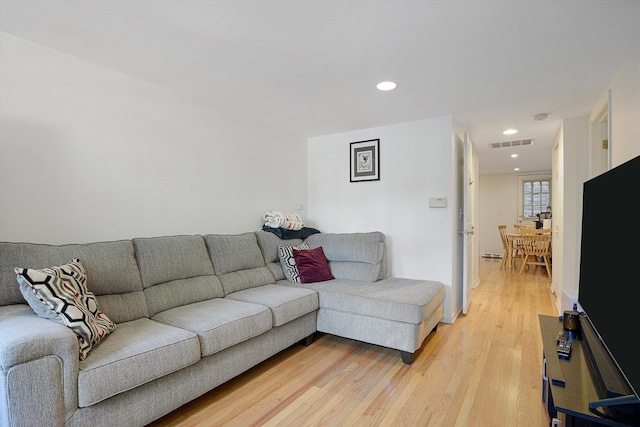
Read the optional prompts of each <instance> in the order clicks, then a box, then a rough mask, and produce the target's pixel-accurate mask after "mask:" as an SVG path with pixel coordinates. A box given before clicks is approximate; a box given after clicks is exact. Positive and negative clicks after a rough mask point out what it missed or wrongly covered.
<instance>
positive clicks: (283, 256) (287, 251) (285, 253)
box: [278, 242, 311, 283]
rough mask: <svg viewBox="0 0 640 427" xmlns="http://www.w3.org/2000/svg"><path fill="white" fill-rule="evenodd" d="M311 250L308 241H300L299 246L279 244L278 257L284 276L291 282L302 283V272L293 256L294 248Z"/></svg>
mask: <svg viewBox="0 0 640 427" xmlns="http://www.w3.org/2000/svg"><path fill="white" fill-rule="evenodd" d="M294 249H299V250H305V249H306V250H309V249H311V248H310V247H309V245H307V244H306V243H304V242H303V243H300V244H299V245H298V246H278V257H279V258H280V265H282V272H283V273H284V277H286V278H287V280H288V281H290V282H291V283H300V274H299V273H298V268H297V267H296V260H295V259H294V258H293V250H294Z"/></svg>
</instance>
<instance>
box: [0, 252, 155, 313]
mask: <svg viewBox="0 0 640 427" xmlns="http://www.w3.org/2000/svg"><path fill="white" fill-rule="evenodd" d="M73 258H79V259H80V260H81V261H82V266H83V267H84V269H85V271H86V272H87V281H88V283H89V284H90V286H91V292H93V294H94V295H95V296H96V297H97V299H98V302H99V304H100V308H101V310H102V312H103V313H105V314H106V315H107V316H109V318H110V319H111V320H113V321H114V322H116V323H120V322H126V321H128V320H134V319H139V318H141V317H148V315H149V313H148V312H147V305H146V304H145V302H144V295H143V293H142V280H141V278H140V271H139V270H138V264H137V263H136V259H135V256H134V248H133V243H132V242H131V241H130V240H118V241H112V242H96V243H88V244H70V245H45V244H35V243H11V242H0V305H5V304H19V303H23V302H24V298H23V296H22V294H21V293H20V289H19V288H18V286H16V274H15V272H14V270H13V268H14V267H27V266H28V267H30V268H46V267H50V266H52V265H61V264H64V263H66V262H67V261H69V260H70V259H73ZM103 296H105V298H103Z"/></svg>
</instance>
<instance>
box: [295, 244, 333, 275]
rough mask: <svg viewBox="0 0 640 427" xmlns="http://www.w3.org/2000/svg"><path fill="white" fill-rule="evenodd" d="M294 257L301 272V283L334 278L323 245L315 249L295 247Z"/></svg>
mask: <svg viewBox="0 0 640 427" xmlns="http://www.w3.org/2000/svg"><path fill="white" fill-rule="evenodd" d="M293 259H294V260H295V261H296V267H297V268H298V273H299V274H300V283H312V282H324V281H325V280H331V279H333V278H334V277H333V275H332V274H331V271H330V270H329V264H328V263H327V258H326V257H325V256H324V251H323V250H322V246H320V247H317V248H315V249H302V250H300V249H293Z"/></svg>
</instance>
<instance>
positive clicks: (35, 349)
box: [0, 305, 79, 425]
mask: <svg viewBox="0 0 640 427" xmlns="http://www.w3.org/2000/svg"><path fill="white" fill-rule="evenodd" d="M24 307H25V306H24V305H15V306H4V307H0V425H63V424H64V422H65V420H66V419H67V418H68V417H69V416H70V415H71V414H72V413H73V412H74V411H75V410H76V408H77V407H78V361H79V357H78V351H79V347H78V339H77V337H76V335H75V334H74V333H73V331H71V330H70V329H69V328H67V327H66V326H64V325H61V324H58V323H56V322H53V321H51V320H47V319H42V318H40V317H38V316H36V315H35V314H34V313H33V311H31V309H30V308H29V307H28V306H26V309H25V308H24Z"/></svg>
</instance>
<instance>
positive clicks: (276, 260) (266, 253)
mask: <svg viewBox="0 0 640 427" xmlns="http://www.w3.org/2000/svg"><path fill="white" fill-rule="evenodd" d="M255 234H256V239H257V240H258V246H260V250H261V251H262V256H263V257H264V262H265V264H266V265H267V268H268V269H269V271H271V274H273V277H274V278H275V279H276V280H287V277H286V276H285V272H284V268H283V266H282V263H281V262H280V255H279V253H278V248H279V247H280V246H298V245H299V244H301V243H302V239H286V240H285V239H281V238H280V237H278V236H276V235H275V234H273V233H270V232H266V231H256V232H255Z"/></svg>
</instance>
